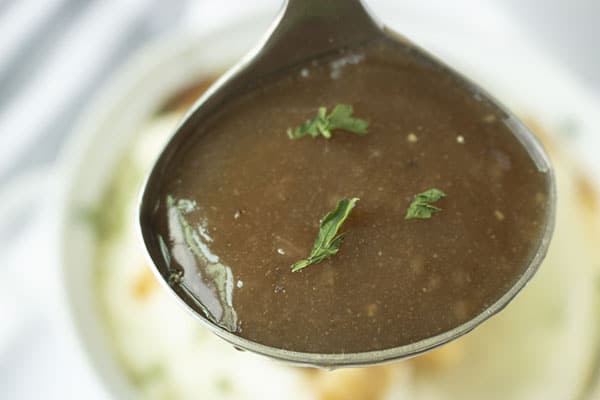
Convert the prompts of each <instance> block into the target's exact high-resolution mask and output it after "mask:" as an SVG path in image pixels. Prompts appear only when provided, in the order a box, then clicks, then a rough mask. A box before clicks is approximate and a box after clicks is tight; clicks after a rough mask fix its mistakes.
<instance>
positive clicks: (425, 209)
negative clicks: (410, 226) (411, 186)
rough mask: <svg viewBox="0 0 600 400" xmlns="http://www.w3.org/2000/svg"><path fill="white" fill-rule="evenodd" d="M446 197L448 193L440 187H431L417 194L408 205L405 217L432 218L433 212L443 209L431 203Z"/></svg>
mask: <svg viewBox="0 0 600 400" xmlns="http://www.w3.org/2000/svg"><path fill="white" fill-rule="evenodd" d="M444 197H446V193H444V192H442V191H441V190H440V189H429V190H426V191H425V192H423V193H419V194H417V195H416V196H415V199H414V200H413V202H412V203H411V204H410V206H409V207H408V210H407V211H406V215H405V216H404V219H413V218H418V219H428V218H431V216H432V215H433V214H435V213H437V212H439V211H441V210H442V209H441V208H439V207H436V206H433V205H431V203H435V202H436V201H438V200H441V199H443V198H444Z"/></svg>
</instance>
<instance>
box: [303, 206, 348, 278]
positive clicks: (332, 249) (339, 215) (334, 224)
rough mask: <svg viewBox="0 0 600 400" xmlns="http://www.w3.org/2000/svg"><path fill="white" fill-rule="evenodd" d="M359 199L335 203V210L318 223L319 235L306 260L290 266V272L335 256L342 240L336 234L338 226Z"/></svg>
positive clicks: (342, 236)
mask: <svg viewBox="0 0 600 400" xmlns="http://www.w3.org/2000/svg"><path fill="white" fill-rule="evenodd" d="M358 200H359V199H358V198H356V197H354V198H353V199H350V200H349V199H342V200H340V201H339V202H338V203H337V206H336V207H335V210H333V211H330V212H328V213H327V215H325V216H324V217H323V219H321V222H320V223H319V234H318V235H317V240H315V244H314V245H313V247H312V250H311V251H310V255H309V256H308V258H306V259H304V260H300V261H298V262H296V263H294V265H292V272H296V271H300V270H301V269H303V268H305V267H308V266H309V265H311V264H316V263H319V262H321V261H323V260H324V259H326V258H327V257H331V256H332V255H334V254H336V253H337V252H338V250H339V249H340V245H341V244H342V241H343V240H344V233H340V234H338V230H339V229H340V226H342V224H343V223H344V221H345V220H346V218H348V216H349V215H350V212H351V211H352V209H353V208H354V206H355V205H356V202H357V201H358Z"/></svg>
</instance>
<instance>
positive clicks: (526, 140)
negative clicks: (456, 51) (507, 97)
mask: <svg viewBox="0 0 600 400" xmlns="http://www.w3.org/2000/svg"><path fill="white" fill-rule="evenodd" d="M375 40H379V41H388V42H390V43H393V44H394V45H395V46H397V47H398V49H399V51H400V50H401V49H402V48H404V49H406V48H410V49H411V51H414V52H418V53H420V54H421V56H422V57H423V58H424V59H427V60H428V61H429V62H431V63H434V64H437V65H440V66H442V67H443V68H444V69H446V70H447V71H448V73H449V74H453V75H454V76H455V77H456V78H457V79H458V80H460V81H462V82H464V84H465V86H468V87H469V88H470V89H471V90H473V91H475V92H477V93H478V94H479V95H480V96H481V97H482V98H484V99H486V100H487V101H489V103H490V104H494V105H496V106H497V107H498V109H499V110H500V111H501V114H503V115H505V118H504V121H503V122H504V123H505V124H506V125H507V126H508V127H509V128H510V130H511V131H512V132H513V134H514V135H515V136H516V137H517V138H518V139H519V140H520V142H521V143H522V144H523V146H524V147H525V148H526V149H527V151H528V152H529V154H530V155H531V157H532V159H533V160H534V162H535V163H536V164H537V166H538V168H539V169H540V170H541V171H544V172H547V174H548V199H549V206H548V207H547V209H548V212H547V220H546V226H545V233H544V237H543V239H542V241H541V244H540V245H539V248H538V249H537V252H536V254H535V256H534V257H533V259H532V261H531V263H530V265H529V266H528V268H527V269H526V270H525V272H524V273H523V275H522V276H521V277H520V278H519V279H518V280H517V281H516V282H515V284H514V285H513V286H512V287H511V288H510V289H509V290H508V291H507V292H506V293H505V294H504V295H503V296H502V297H501V298H500V299H499V300H497V301H496V302H495V303H494V304H492V305H491V306H490V307H489V308H487V309H486V310H484V311H483V312H482V313H481V314H479V315H477V316H476V317H475V318H473V319H472V320H470V321H468V322H466V323H464V324H463V325H460V326H458V327H456V328H454V329H452V330H450V331H447V332H444V333H442V334H439V335H436V336H433V337H430V338H427V339H424V340H420V341H417V342H415V343H411V344H407V345H403V346H399V347H395V348H390V349H385V350H379V351H369V352H362V353H348V354H315V353H303V352H295V351H289V350H285V349H280V348H274V347H270V346H265V345H263V344H260V343H256V342H253V341H250V340H248V339H244V338H242V337H240V336H237V335H235V334H233V333H231V332H229V331H227V330H226V329H223V328H222V327H219V326H217V325H216V324H214V323H213V322H211V321H210V320H209V319H207V318H206V316H205V315H204V314H203V311H202V307H201V304H199V301H198V300H197V299H196V298H195V297H194V295H193V293H192V292H191V291H190V290H188V289H186V287H185V286H184V285H179V284H169V283H167V282H168V280H169V271H168V270H167V268H165V267H164V266H163V265H162V263H161V261H162V257H161V255H160V254H155V253H156V252H152V251H151V249H153V248H154V249H156V248H158V247H159V246H158V245H157V243H156V240H157V238H156V235H154V233H153V232H152V231H151V230H149V229H147V228H145V227H144V226H143V224H141V222H142V221H143V220H145V219H146V218H148V216H149V215H151V214H152V212H153V209H154V207H155V205H156V202H157V200H158V198H157V196H158V189H157V187H156V183H157V182H158V181H160V177H161V176H163V175H164V174H167V173H168V164H169V160H171V159H172V157H173V155H174V154H175V152H176V150H177V149H179V148H181V146H184V145H185V143H186V141H188V140H189V138H190V136H191V135H194V133H195V132H196V131H197V129H198V127H200V126H201V125H202V124H203V122H204V121H206V119H207V118H208V116H210V115H211V114H213V113H214V112H215V111H216V110H218V109H219V108H220V107H222V106H223V104H225V103H227V102H228V101H229V100H230V99H233V98H235V97H236V96H238V95H239V94H240V93H241V92H243V91H245V90H247V89H248V88H249V87H252V86H253V85H256V84H257V82H261V81H262V80H264V79H266V78H267V77H269V76H270V75H273V74H275V73H277V72H281V71H285V70H286V69H289V68H291V67H293V66H296V65H298V64H302V63H304V62H307V61H309V60H313V59H318V58H320V57H323V56H326V55H328V54H331V53H333V52H337V51H339V50H342V49H352V48H356V47H360V46H362V45H364V44H366V43H369V42H372V41H375ZM555 203H556V195H555V182H554V175H553V173H552V168H551V165H550V162H549V160H548V157H547V155H546V154H545V152H544V150H543V148H542V147H541V146H540V144H539V142H538V141H537V140H536V138H535V137H534V135H533V134H532V133H531V132H530V131H529V130H528V129H527V128H526V127H525V126H524V125H523V124H522V123H521V122H520V121H519V120H518V119H517V118H516V117H515V116H514V115H513V114H512V113H510V111H508V110H506V109H505V108H504V107H503V106H502V105H501V104H499V103H498V102H497V101H496V100H495V99H493V98H492V97H491V96H489V95H488V94H487V93H486V92H485V91H484V90H482V89H480V88H478V87H477V86H476V85H475V84H473V83H472V82H470V81H468V80H467V79H466V78H464V77H463V76H461V75H460V74H458V73H456V72H454V71H452V70H451V69H450V68H448V67H446V66H444V65H443V63H441V62H440V61H438V60H437V59H436V58H435V57H433V56H431V55H429V54H427V53H426V52H425V51H423V50H421V49H420V48H418V47H417V46H415V45H414V44H412V43H410V42H409V41H408V40H406V39H405V38H403V37H401V36H399V35H398V34H396V33H394V32H392V31H391V30H389V29H388V28H386V27H384V26H383V25H382V24H380V23H379V22H378V21H377V20H376V19H375V18H373V17H372V16H371V15H370V14H369V13H368V12H367V10H366V9H365V6H364V5H363V3H362V2H361V1H360V0H287V1H285V4H284V6H283V9H282V11H281V12H280V13H279V15H278V16H277V17H276V19H275V21H274V22H273V24H272V26H271V28H270V30H269V32H268V34H267V35H266V36H265V38H264V39H263V40H262V41H261V43H259V45H258V46H256V48H254V49H253V50H252V51H250V53H248V54H247V55H246V57H244V58H243V59H242V60H241V61H240V62H239V63H238V64H237V65H235V66H234V67H233V68H231V69H230V70H229V71H228V72H227V73H226V74H225V75H223V76H222V77H221V78H220V79H219V80H218V81H217V82H216V83H215V84H214V85H213V86H212V87H211V88H210V89H209V90H208V91H207V92H206V93H205V94H204V95H203V96H202V97H201V98H200V99H199V100H198V101H197V102H196V104H195V105H194V106H193V107H192V109H191V110H190V111H189V112H188V113H187V115H186V116H185V117H184V120H183V122H182V123H181V124H180V125H179V127H178V128H177V130H176V132H175V133H174V135H173V136H172V138H171V140H170V141H169V143H168V144H167V146H166V147H165V148H164V149H163V151H162V154H161V155H160V157H159V158H158V160H157V161H156V164H155V165H154V167H153V169H152V171H151V172H150V174H149V176H148V178H147V180H146V182H145V185H144V188H143V193H142V195H141V198H140V203H139V213H140V214H139V217H140V225H141V234H142V238H143V241H144V245H145V246H146V248H147V249H148V250H149V251H148V252H149V259H150V263H151V265H152V266H153V268H154V269H155V272H156V273H157V275H158V277H159V279H161V280H162V281H163V282H164V283H165V286H166V287H167V290H169V291H171V292H173V293H175V295H176V296H177V298H178V299H179V300H180V301H181V302H182V303H183V304H184V306H185V307H186V308H187V309H188V310H189V311H191V312H192V314H193V315H195V316H196V317H197V318H198V319H199V320H200V322H202V323H203V324H204V325H205V326H206V327H207V328H208V329H210V330H211V331H212V332H214V333H215V334H216V335H218V336H220V337H221V338H223V339H225V340H226V341H228V342H230V343H232V344H233V345H234V346H235V347H236V348H238V349H243V350H248V351H252V352H255V353H259V354H262V355H265V356H268V357H271V358H274V359H279V360H284V361H287V362H290V363H293V364H299V365H311V366H319V367H326V368H337V367H346V366H362V365H371V364H378V363H383V362H387V361H392V360H398V359H402V358H407V357H412V356H415V355H418V354H421V353H423V352H426V351H428V350H431V349H433V348H435V347H438V346H440V345H442V344H444V343H447V342H449V341H451V340H453V339H456V338H458V337H460V336H462V335H464V334H465V333H467V332H469V331H471V330H472V329H473V328H475V327H476V326H478V325H479V324H481V323H482V322H483V321H485V320H486V319H488V318H489V317H491V316H492V315H494V314H496V313H497V312H498V311H500V310H501V309H502V308H504V307H505V306H506V305H507V304H508V303H509V302H510V301H511V300H512V299H513V298H514V296H515V295H516V294H517V293H518V292H519V291H520V290H521V289H522V288H523V287H524V286H525V284H526V283H527V282H528V281H529V280H530V279H531V278H532V276H533V275H534V274H535V272H536V271H537V269H538V267H539V265H540V263H541V262H542V260H543V258H544V256H545V254H546V251H547V248H548V245H549V242H550V238H551V236H552V231H553V227H554V213H555ZM171 283H172V282H171Z"/></svg>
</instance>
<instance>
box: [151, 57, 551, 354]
mask: <svg viewBox="0 0 600 400" xmlns="http://www.w3.org/2000/svg"><path fill="white" fill-rule="evenodd" d="M338 103H346V104H351V105H353V106H354V111H355V116H356V117H359V118H364V119H367V120H368V121H369V123H370V126H369V132H368V134H367V135H365V136H358V135H355V134H352V133H348V132H342V131H336V132H334V135H333V138H332V139H330V140H327V139H324V138H322V137H319V138H315V139H313V138H310V137H305V138H302V139H298V140H290V139H289V138H288V136H287V135H286V130H287V129H288V128H290V127H295V126H297V125H299V124H300V123H302V122H303V121H305V120H306V119H307V118H312V117H314V116H315V114H316V111H317V109H318V107H320V106H327V107H328V108H329V109H331V108H332V107H333V106H334V105H336V104H338ZM504 117H505V116H504V115H502V113H501V112H499V111H498V110H497V109H496V108H494V107H492V106H491V105H490V104H488V103H486V102H485V101H482V100H481V98H479V97H478V96H477V95H476V94H474V93H473V92H472V91H470V90H469V89H467V88H465V87H463V86H462V85H460V84H458V83H457V82H456V81H455V78H453V77H451V76H450V75H448V74H447V73H445V72H444V71H440V70H439V69H436V68H435V67H433V66H431V65H429V64H427V63H425V62H423V61H422V60H420V59H419V58H418V57H417V56H415V55H414V54H412V53H410V52H407V53H405V54H401V55H398V54H397V53H390V52H389V51H387V50H385V49H381V48H378V47H373V48H367V49H364V50H362V51H356V52H352V53H347V54H343V55H341V56H340V57H339V58H337V59H335V60H332V61H323V62H320V63H311V64H308V65H305V66H302V67H299V68H298V69H296V70H294V71H293V72H291V73H290V74H288V75H286V76H285V77H282V78H277V79H274V80H273V81H272V82H270V83H269V84H265V85H262V86H261V87H260V88H258V89H255V90H253V91H251V92H249V93H248V94H246V95H244V96H242V97H240V98H238V99H236V100H235V101H233V102H231V103H229V104H227V105H226V106H225V108H224V109H223V110H222V111H220V112H219V113H218V115H215V116H214V118H213V119H212V121H211V122H210V124H209V126H208V128H207V129H206V130H205V131H202V132H198V135H197V137H196V138H195V139H194V140H193V141H192V142H188V143H186V145H185V147H182V148H180V149H179V150H178V153H177V154H176V156H175V157H174V158H173V160H174V161H172V164H173V165H172V168H171V171H172V173H171V175H169V176H167V177H165V178H164V179H163V180H162V181H161V183H160V190H159V193H160V198H161V201H160V202H159V203H158V204H157V206H156V208H155V211H154V213H153V214H152V215H151V216H149V217H148V218H147V220H146V221H144V225H145V227H146V228H147V229H151V230H152V231H153V232H155V233H156V235H157V237H159V238H160V240H159V243H160V245H157V246H156V248H155V249H154V250H152V251H153V253H154V255H153V256H154V259H155V261H157V262H162V263H163V264H165V265H164V266H165V270H167V271H170V273H169V277H170V280H171V283H172V284H173V285H183V287H185V289H186V290H187V291H188V292H189V293H191V294H193V295H194V296H195V297H196V298H197V299H198V301H199V303H200V304H202V307H203V308H204V309H205V314H206V316H207V318H209V319H210V320H212V321H213V322H214V323H215V324H218V325H220V326H221V327H224V328H225V329H228V330H230V331H232V332H234V333H236V334H237V335H239V336H242V337H244V338H248V339H250V340H253V341H256V342H259V343H262V344H266V345H270V346H274V347H278V348H283V349H287V350H294V351H302V352H320V353H347V352H363V351H370V350H377V349H386V348H391V347H396V346H399V345H403V344H408V343H413V342H416V341H419V340H421V339H425V338H428V337H431V336H434V335H437V334H440V333H442V332H444V331H448V330H450V329H452V328H455V327H457V326H458V325H460V324H463V323H465V322H466V321H468V320H470V319H472V318H473V317H474V316H476V315H478V314H480V313H481V312H482V311H483V310H484V309H486V308H487V307H489V306H490V305H491V304H492V303H494V302H495V301H496V300H498V299H499V298H500V297H501V296H502V295H503V294H504V293H505V292H506V291H507V290H508V289H509V288H510V287H511V286H512V285H513V283H514V282H515V281H516V280H517V279H518V278H519V277H520V276H521V274H522V273H523V271H524V270H525V268H526V267H527V266H528V263H529V260H530V259H531V257H532V256H533V253H534V252H535V250H536V249H537V247H538V245H539V243H540V239H541V236H542V232H543V230H544V227H545V223H546V221H545V219H546V207H547V202H548V176H547V174H546V173H544V172H541V171H539V170H538V169H537V168H536V165H535V163H534V162H533V160H532V159H531V157H530V156H529V154H528V153H527V152H526V151H525V150H524V149H523V147H522V146H521V144H520V143H519V142H518V140H517V139H516V138H515V137H514V136H513V134H512V133H511V132H510V131H509V129H508V128H507V127H506V126H505V125H504V123H503V119H504ZM430 188H439V189H441V190H443V191H444V192H445V193H446V194H447V198H445V199H443V200H441V201H439V202H437V203H436V206H439V207H440V208H442V211H441V212H439V213H437V214H435V215H434V216H433V217H432V218H430V219H426V220H416V219H415V220H404V215H405V213H406V210H407V208H408V206H409V205H410V203H411V200H412V199H413V196H414V195H415V194H417V193H420V192H423V191H425V190H427V189H430ZM345 197H347V198H351V197H359V198H360V201H359V203H358V204H357V206H356V208H355V209H354V210H353V211H352V214H351V215H350V217H349V218H348V219H347V221H346V222H345V223H344V224H343V226H342V228H341V231H342V232H346V236H345V239H344V241H343V243H342V245H341V247H340V250H339V252H338V253H337V254H336V255H335V256H332V257H330V258H328V259H326V260H325V261H323V262H321V263H319V264H314V265H310V266H308V267H307V268H305V269H303V270H302V271H299V272H294V273H293V272H291V271H290V266H291V265H292V264H293V263H294V262H296V261H298V260H300V259H302V258H305V257H307V256H308V254H309V252H310V249H311V247H312V245H313V243H314V241H315V238H316V235H317V232H318V227H319V219H320V218H321V217H323V216H324V215H325V214H326V213H327V212H328V211H330V210H332V209H333V208H334V207H335V205H336V203H337V202H338V200H340V199H341V198H345Z"/></svg>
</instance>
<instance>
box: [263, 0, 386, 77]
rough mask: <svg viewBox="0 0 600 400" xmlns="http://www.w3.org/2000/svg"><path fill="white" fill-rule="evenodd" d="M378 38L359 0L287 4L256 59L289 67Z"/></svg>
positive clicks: (297, 0) (376, 28) (377, 28)
mask: <svg viewBox="0 0 600 400" xmlns="http://www.w3.org/2000/svg"><path fill="white" fill-rule="evenodd" d="M381 35H382V25H381V24H380V23H379V22H377V21H376V20H375V19H374V18H373V17H372V16H371V14H369V12H368V11H367V9H366V8H365V6H364V5H363V3H362V2H361V1H360V0H286V2H285V3H284V6H283V8H282V10H281V12H280V13H279V15H278V17H277V18H276V20H275V22H274V23H273V25H272V28H271V30H270V31H269V32H268V34H267V37H268V39H267V40H266V41H265V42H264V44H263V46H262V47H261V49H260V51H259V54H258V56H259V57H261V56H262V57H265V58H267V59H268V60H270V61H273V62H275V63H277V62H279V63H281V64H282V65H290V64H293V63H296V62H302V61H304V60H306V59H310V58H313V57H317V56H319V55H321V54H326V53H329V52H331V51H332V50H336V49H339V48H342V47H345V46H352V47H356V46H357V45H358V44H360V43H362V42H367V41H369V40H371V39H374V38H376V37H378V36H381ZM267 64H270V66H269V68H271V69H272V66H273V65H272V63H267Z"/></svg>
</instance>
